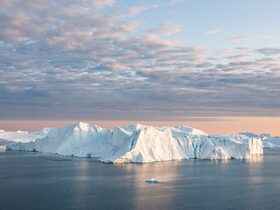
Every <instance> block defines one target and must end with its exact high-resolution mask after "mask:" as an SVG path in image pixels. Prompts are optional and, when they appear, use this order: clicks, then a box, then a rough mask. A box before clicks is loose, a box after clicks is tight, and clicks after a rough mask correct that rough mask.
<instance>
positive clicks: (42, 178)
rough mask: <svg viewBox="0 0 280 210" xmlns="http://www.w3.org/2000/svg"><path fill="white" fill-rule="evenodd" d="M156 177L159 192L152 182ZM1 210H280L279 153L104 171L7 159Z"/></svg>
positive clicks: (41, 157)
mask: <svg viewBox="0 0 280 210" xmlns="http://www.w3.org/2000/svg"><path fill="white" fill-rule="evenodd" d="M150 177H154V178H156V179H159V180H160V183H159V184H149V183H146V182H145V180H146V179H148V178H150ZM0 209H1V210H9V209H27V210H33V209H47V210H49V209H59V210H64V209H65V210H66V209H67V210H68V209H87V210H89V209H210V210H212V209H213V210H218V209H246V210H250V209H252V210H257V209H262V210H263V209H275V210H276V209H277V210H278V209H280V151H272V150H267V151H265V155H264V156H263V157H258V158H253V159H252V160H250V161H240V160H228V161H207V160H184V161H168V162H160V163H148V164H117V165H114V164H103V163H98V162H95V161H94V160H92V159H80V158H71V157H60V156H55V155H46V154H40V153H28V152H0Z"/></svg>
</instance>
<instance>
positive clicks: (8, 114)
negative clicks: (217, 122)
mask: <svg viewBox="0 0 280 210" xmlns="http://www.w3.org/2000/svg"><path fill="white" fill-rule="evenodd" d="M279 9H280V1H275V0H266V1H263V0H149V1H148V0H138V1H128V0H126V1H125V0H54V1H47V0H28V1H26V0H1V1H0V29H1V30H0V120H2V121H3V120H4V121H5V120H8V121H11V120H14V122H16V121H17V120H49V121H54V120H72V119H79V120H83V119H86V120H99V121H104V120H105V121H106V120H107V121H112V120H113V121H158V122H166V121H169V122H170V121H172V122H178V123H177V124H180V123H179V122H184V121H189V119H193V118H200V119H201V120H200V121H203V119H205V117H206V118H207V119H208V118H209V117H211V118H220V117H225V116H226V117H239V118H240V119H244V117H248V118H251V119H252V118H254V119H259V120H258V122H260V121H261V120H260V119H267V118H271V119H273V118H277V117H280V91H279V89H280V59H279V58H280V24H278V20H280V13H279ZM190 121H192V120H190ZM194 121H197V120H194ZM211 121H212V120H211ZM272 122H274V121H273V120H272V121H271V123H272ZM266 126H270V125H269V124H266ZM274 126H275V125H274ZM278 130H279V129H278ZM279 132H280V131H279Z"/></svg>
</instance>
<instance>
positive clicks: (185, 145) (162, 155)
mask: <svg viewBox="0 0 280 210" xmlns="http://www.w3.org/2000/svg"><path fill="white" fill-rule="evenodd" d="M46 133H47V134H46V135H45V136H43V137H42V138H37V140H35V141H34V139H33V140H31V141H30V142H19V143H15V144H12V145H8V146H7V149H8V150H25V151H38V152H48V153H56V154H59V155H66V156H75V157H94V158H97V159H99V160H100V161H102V162H114V163H123V162H126V163H128V162H134V163H143V162H154V161H165V160H180V159H189V158H198V159H230V158H234V159H245V158H250V157H251V156H253V155H262V154H263V146H262V141H261V140H260V139H259V138H254V137H248V136H245V135H241V134H237V135H208V134H207V133H205V132H203V131H200V130H198V129H193V128H190V127H185V126H176V127H153V126H145V125H139V124H136V125H128V126H124V127H118V128H115V129H114V130H108V129H104V128H101V127H99V126H96V125H89V124H87V123H83V122H80V123H78V124H74V125H68V126H65V127H62V128H53V129H48V132H46Z"/></svg>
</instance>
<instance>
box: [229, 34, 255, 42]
mask: <svg viewBox="0 0 280 210" xmlns="http://www.w3.org/2000/svg"><path fill="white" fill-rule="evenodd" d="M228 39H229V40H231V41H232V42H234V43H239V42H244V41H248V40H251V39H252V37H251V36H247V35H234V36H230V37H228Z"/></svg>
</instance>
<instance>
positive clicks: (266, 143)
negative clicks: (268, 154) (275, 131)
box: [241, 132, 280, 149]
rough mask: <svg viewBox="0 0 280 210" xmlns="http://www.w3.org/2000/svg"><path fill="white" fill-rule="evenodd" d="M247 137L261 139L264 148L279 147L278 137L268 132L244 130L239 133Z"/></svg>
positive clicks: (279, 139)
mask: <svg viewBox="0 0 280 210" xmlns="http://www.w3.org/2000/svg"><path fill="white" fill-rule="evenodd" d="M241 134H243V135H245V136H247V137H254V138H258V139H261V140H262V143H263V147H264V148H274V149H277V148H280V137H273V136H272V135H270V134H255V133H249V132H244V133H241Z"/></svg>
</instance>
